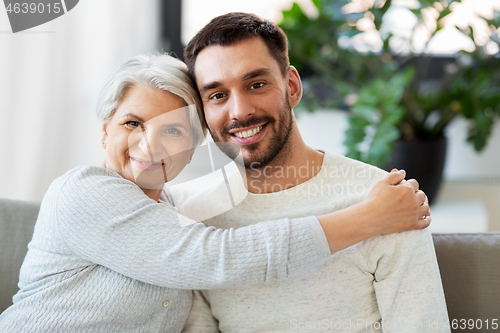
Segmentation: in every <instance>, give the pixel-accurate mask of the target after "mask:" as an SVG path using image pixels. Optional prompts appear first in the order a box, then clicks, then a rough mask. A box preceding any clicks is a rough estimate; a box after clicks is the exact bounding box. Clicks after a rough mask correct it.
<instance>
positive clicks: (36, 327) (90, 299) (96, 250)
mask: <svg viewBox="0 0 500 333" xmlns="http://www.w3.org/2000/svg"><path fill="white" fill-rule="evenodd" d="M186 219H187V218H185V217H183V216H180V215H178V214H177V213H176V212H175V210H173V209H171V208H169V207H167V205H165V204H162V203H157V202H155V201H154V200H152V199H150V198H149V197H147V196H146V195H145V194H144V193H143V192H142V190H141V189H140V188H139V187H138V186H137V185H136V184H134V183H133V182H130V181H128V180H126V179H124V178H122V177H121V176H120V175H118V174H116V173H114V172H112V171H109V170H107V169H104V168H101V167H95V166H83V167H77V168H75V169H73V170H70V171H68V172H67V173H66V174H65V175H63V176H62V177H60V178H58V179H56V180H55V181H54V182H53V183H52V185H51V186H50V188H49V190H48V191H47V193H46V195H45V197H44V199H43V201H42V206H41V209H40V214H39V217H38V220H37V223H36V226H35V232H34V235H33V239H32V241H31V243H30V244H29V250H28V254H27V256H26V258H25V261H24V264H23V267H22V268H21V273H20V282H19V287H20V291H19V292H18V293H17V294H16V295H15V296H14V299H13V300H14V304H13V305H12V306H11V307H10V308H8V309H7V310H6V311H4V312H3V313H2V314H1V315H0V332H2V333H8V332H30V333H33V332H44V333H46V332H64V333H68V332H120V333H125V332H180V330H181V329H182V326H183V324H184V322H185V320H186V317H187V315H188V313H189V310H190V308H191V297H192V296H191V291H190V289H211V288H222V287H223V288H227V287H232V286H242V285H249V284H254V283H259V282H264V281H271V280H277V279H284V278H287V277H288V276H289V275H290V274H293V273H294V272H297V271H301V270H304V269H305V268H307V267H308V266H310V265H311V264H314V263H317V262H318V261H320V260H322V259H325V258H327V257H328V256H329V254H330V253H329V248H328V244H327V242H326V238H325V235H324V233H323V230H322V229H321V226H320V225H319V222H318V220H317V219H316V218H315V217H306V218H297V219H282V220H277V221H269V222H264V223H260V224H256V225H251V226H248V227H244V228H239V229H236V230H235V229H229V230H220V229H215V228H214V227H209V228H207V227H205V226H204V225H203V224H202V223H187V222H189V221H186ZM181 225H185V226H183V227H182V226H181Z"/></svg>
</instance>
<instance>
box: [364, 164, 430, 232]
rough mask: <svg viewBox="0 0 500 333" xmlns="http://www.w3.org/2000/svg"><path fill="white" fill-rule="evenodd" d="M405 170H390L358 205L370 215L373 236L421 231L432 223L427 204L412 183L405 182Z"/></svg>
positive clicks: (417, 187) (413, 182)
mask: <svg viewBox="0 0 500 333" xmlns="http://www.w3.org/2000/svg"><path fill="white" fill-rule="evenodd" d="M405 176H406V172H405V171H404V170H399V171H398V170H396V169H393V170H392V171H391V172H390V173H389V174H388V175H387V176H386V177H385V178H384V179H382V180H380V181H379V182H378V183H377V184H375V186H374V187H373V189H372V190H371V192H370V194H369V195H368V197H367V198H366V199H365V200H364V201H363V202H361V205H362V207H363V210H365V213H368V214H370V215H371V218H372V221H370V225H371V227H372V228H373V229H372V232H373V234H374V235H379V234H391V233H395V232H401V231H407V230H418V229H424V228H427V227H428V226H429V224H430V223H431V216H430V215H431V212H430V209H429V201H428V200H427V196H426V195H425V193H424V192H423V191H422V190H419V185H418V182H417V181H416V180H415V179H410V180H408V181H406V180H404V177H405Z"/></svg>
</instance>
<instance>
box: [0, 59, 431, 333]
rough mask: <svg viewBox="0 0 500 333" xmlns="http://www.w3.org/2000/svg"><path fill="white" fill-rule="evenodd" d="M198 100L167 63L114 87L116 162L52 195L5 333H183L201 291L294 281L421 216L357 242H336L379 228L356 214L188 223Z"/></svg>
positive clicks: (145, 62)
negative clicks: (183, 185) (171, 194)
mask: <svg viewBox="0 0 500 333" xmlns="http://www.w3.org/2000/svg"><path fill="white" fill-rule="evenodd" d="M197 96H198V95H197V92H196V90H195V87H194V85H193V83H192V82H191V80H190V79H189V77H188V75H187V71H186V68H185V65H184V64H183V63H182V62H181V61H179V60H176V59H174V58H171V57H169V56H167V55H154V56H137V57H134V58H132V59H130V60H128V61H127V62H125V63H124V64H123V65H121V66H120V67H119V68H118V69H117V70H116V71H115V73H114V74H113V75H112V76H111V77H110V78H109V81H108V82H107V84H106V85H105V87H104V88H103V90H102V91H101V94H100V97H99V101H98V107H97V115H98V117H99V119H100V120H101V121H102V124H103V125H102V129H103V137H102V145H103V148H104V149H105V152H106V157H105V161H104V163H103V165H102V166H101V167H98V166H80V167H77V168H75V169H73V170H70V171H68V172H67V173H66V174H64V175H63V176H61V177H60V178H58V179H56V180H55V181H54V182H53V183H52V185H51V186H50V188H49V190H48V191H47V193H46V195H45V197H44V199H43V202H42V205H41V209H40V213H39V216H38V220H37V223H36V226H35V232H34V235H33V239H32V241H31V243H30V244H29V251H28V254H27V256H26V259H25V261H24V264H23V267H22V269H21V273H20V282H19V286H20V291H19V292H18V293H17V294H16V295H15V296H14V299H13V300H14V304H13V305H12V306H11V307H10V308H9V309H7V310H6V311H5V312H4V313H2V314H1V315H0V331H1V332H2V333H7V332H44V333H45V332H120V333H124V332H180V331H181V329H182V327H183V324H184V322H185V320H186V317H187V315H188V313H189V310H190V307H191V291H190V290H189V289H208V288H219V287H231V286H241V285H248V284H253V283H259V282H263V281H269V280H276V279H283V278H286V277H287V276H288V275H289V274H292V273H294V272H297V271H301V270H303V269H305V268H306V267H308V265H312V264H315V263H317V262H319V261H320V260H322V259H324V258H326V257H327V256H328V255H330V252H331V251H335V250H338V249H341V248H343V247H346V246H349V245H351V244H354V243H356V242H358V241H360V240H363V239H364V238H367V237H369V236H371V235H374V234H376V233H379V232H380V231H381V230H385V231H388V230H391V229H390V228H389V225H390V224H391V223H392V222H393V221H395V219H398V218H402V217H406V216H410V215H411V214H418V212H416V211H412V212H407V215H405V216H403V215H398V216H395V217H394V219H392V220H391V221H389V220H390V219H388V222H387V223H386V225H385V226H384V227H385V229H383V228H382V227H381V226H379V227H380V228H379V229H376V228H365V227H363V228H359V229H358V230H361V231H360V232H359V233H358V234H355V235H354V234H347V231H346V232H344V233H342V231H338V232H337V231H335V228H336V226H338V225H340V222H341V221H344V220H352V219H353V218H357V219H359V221H368V219H364V216H361V215H362V214H361V215H360V214H359V213H354V211H352V210H349V209H346V210H343V211H340V212H336V213H332V214H329V215H324V216H321V217H319V218H316V217H305V218H298V219H283V220H277V221H270V222H263V223H260V224H257V225H253V226H249V227H245V228H240V229H237V230H233V229H230V230H217V229H215V228H213V227H211V228H206V227H205V226H204V225H203V224H201V223H191V221H186V220H187V218H185V217H183V216H180V215H178V214H177V213H176V211H175V209H174V208H173V207H172V206H171V204H170V203H169V202H170V201H169V198H168V196H166V195H165V192H164V191H162V188H163V186H164V184H165V182H166V181H169V180H171V179H173V178H174V177H175V176H176V175H177V174H178V173H179V172H180V171H181V170H182V169H183V167H184V166H185V165H186V164H187V163H188V162H189V160H190V158H191V155H192V152H193V149H194V148H195V147H196V146H197V145H198V144H199V143H200V142H201V141H202V140H203V137H204V132H205V130H204V129H202V127H201V126H200V125H199V123H200V120H199V119H200V118H202V110H201V106H200V101H199V100H198V97H197ZM391 176H392V178H393V179H392V181H395V182H396V183H397V182H399V181H400V180H401V179H402V178H403V177H404V175H402V174H400V173H393V174H392V175H391ZM382 190H383V189H379V190H378V192H377V193H374V195H375V196H382V198H383V197H384V193H385V192H383V191H382ZM370 195H371V194H370ZM369 207H370V206H366V211H367V212H368V211H369V210H370V209H369ZM408 211H409V210H408ZM356 214H357V215H356ZM422 215H423V214H422V213H421V212H420V215H419V216H422ZM382 218H385V216H382ZM318 220H319V222H318ZM351 224H352V223H351ZM181 225H185V226H184V227H182V226H181ZM370 226H373V225H370ZM390 227H391V228H395V227H394V225H391V226H390ZM398 228H401V227H400V226H399V227H398ZM372 229H373V230H372ZM346 230H347V229H346ZM351 230H352V229H351ZM365 230H370V231H369V232H368V231H365ZM395 230H397V229H395ZM325 235H326V237H325ZM339 238H343V239H342V242H339Z"/></svg>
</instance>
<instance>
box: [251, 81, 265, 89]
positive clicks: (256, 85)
mask: <svg viewBox="0 0 500 333" xmlns="http://www.w3.org/2000/svg"><path fill="white" fill-rule="evenodd" d="M263 85H264V83H263V82H259V83H254V84H252V85H251V86H250V89H259V88H261V87H262V86H263Z"/></svg>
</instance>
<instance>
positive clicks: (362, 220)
mask: <svg viewBox="0 0 500 333" xmlns="http://www.w3.org/2000/svg"><path fill="white" fill-rule="evenodd" d="M405 176H406V172H405V171H404V170H400V171H397V170H396V169H393V170H392V171H391V172H390V173H389V174H388V175H387V176H386V177H384V178H383V179H381V180H380V181H379V182H377V184H375V186H374V187H373V189H372V190H371V191H370V193H369V194H368V197H367V198H366V199H365V200H363V201H361V202H360V203H358V204H356V205H352V206H350V207H347V208H345V209H342V210H339V211H336V212H333V213H330V214H326V215H321V216H318V220H319V222H320V224H321V226H322V227H323V230H324V232H325V235H326V238H327V240H328V244H329V245H330V251H331V253H335V252H337V251H340V250H343V249H345V248H347V247H349V246H351V245H354V244H356V243H358V242H361V241H363V240H365V239H368V238H370V237H373V236H376V235H381V234H390V233H396V232H401V231H408V230H419V229H425V228H427V227H428V226H429V224H430V222H431V216H430V209H429V203H428V200H427V196H426V195H425V193H424V192H423V191H421V190H419V188H418V182H417V181H416V180H415V179H410V180H408V181H406V180H404V177H405Z"/></svg>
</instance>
